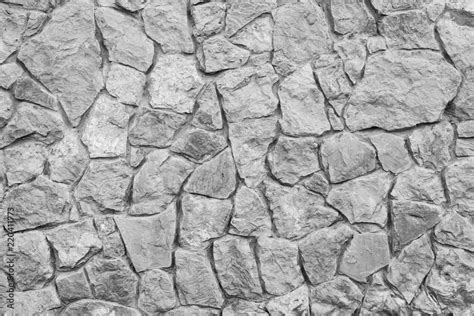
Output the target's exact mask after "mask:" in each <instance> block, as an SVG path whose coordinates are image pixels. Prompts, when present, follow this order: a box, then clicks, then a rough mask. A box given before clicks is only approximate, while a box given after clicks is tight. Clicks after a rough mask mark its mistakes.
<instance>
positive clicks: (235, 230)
mask: <svg viewBox="0 0 474 316" xmlns="http://www.w3.org/2000/svg"><path fill="white" fill-rule="evenodd" d="M271 230H272V222H271V219H270V215H269V213H268V210H267V205H266V203H265V199H264V198H263V196H262V195H261V194H260V193H259V192H258V191H257V190H256V189H250V188H248V187H247V186H245V185H242V186H241V187H240V188H239V189H237V193H236V194H235V198H234V213H233V216H232V220H231V222H230V228H229V232H230V233H232V234H235V235H241V236H259V235H264V236H266V235H270V234H271Z"/></svg>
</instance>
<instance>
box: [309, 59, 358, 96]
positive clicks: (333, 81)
mask: <svg viewBox="0 0 474 316" xmlns="http://www.w3.org/2000/svg"><path fill="white" fill-rule="evenodd" d="M313 66H314V68H315V69H314V73H315V74H316V76H317V77H318V82H319V85H320V87H321V90H322V91H323V93H324V95H325V96H326V98H328V99H330V100H334V99H339V98H348V96H349V95H350V93H351V90H352V88H351V86H350V83H349V81H348V80H347V78H346V74H345V73H344V68H343V63H342V60H341V58H340V57H339V56H338V55H337V54H323V55H321V56H319V58H318V59H316V60H315V61H314V62H313Z"/></svg>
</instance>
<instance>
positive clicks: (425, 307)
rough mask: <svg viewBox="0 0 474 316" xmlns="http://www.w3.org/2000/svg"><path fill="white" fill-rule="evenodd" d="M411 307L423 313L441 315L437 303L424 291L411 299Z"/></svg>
mask: <svg viewBox="0 0 474 316" xmlns="http://www.w3.org/2000/svg"><path fill="white" fill-rule="evenodd" d="M412 306H413V307H414V308H416V309H417V310H420V311H422V312H423V313H427V314H441V309H440V307H439V304H438V302H437V301H436V300H435V299H434V298H433V297H431V295H429V294H428V292H427V290H426V289H422V290H421V291H420V293H418V295H417V296H416V297H415V298H414V299H413V301H412Z"/></svg>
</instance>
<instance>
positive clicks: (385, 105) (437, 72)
mask: <svg viewBox="0 0 474 316" xmlns="http://www.w3.org/2000/svg"><path fill="white" fill-rule="evenodd" d="M460 82H461V77H460V75H459V72H458V71H457V70H456V69H455V68H454V67H453V66H451V65H450V64H449V63H447V62H446V61H445V60H444V58H443V57H442V55H441V54H440V53H438V52H433V51H429V50H409V51H404V50H387V51H385V52H382V53H380V54H375V55H371V56H369V57H368V60H367V66H366V67H365V72H364V78H363V79H362V80H361V82H360V83H359V84H358V85H357V86H356V87H355V89H354V91H353V94H352V96H351V98H350V99H349V103H348V106H347V108H346V113H345V119H346V124H347V126H348V127H349V129H351V130H353V131H354V130H361V129H365V128H369V127H380V128H382V129H385V130H389V131H390V130H395V129H400V128H405V127H411V126H415V125H417V124H420V123H429V122H436V121H438V120H440V118H441V114H442V113H443V112H444V109H445V107H446V104H447V103H448V102H449V101H451V100H452V99H453V98H454V96H455V95H456V93H457V89H458V86H459V84H460ZM414 84H416V86H417V89H412V88H413V85H414Z"/></svg>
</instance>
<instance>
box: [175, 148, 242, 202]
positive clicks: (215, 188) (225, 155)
mask: <svg viewBox="0 0 474 316" xmlns="http://www.w3.org/2000/svg"><path fill="white" fill-rule="evenodd" d="M235 186H236V177H235V164H234V159H233V157H232V153H231V151H230V149H226V150H224V151H223V152H221V153H220V154H219V155H217V156H215V157H214V158H212V159H211V160H209V161H208V162H206V163H204V164H202V165H200V166H199V167H197V168H196V170H194V172H193V173H192V174H191V176H190V177H189V179H188V182H187V183H186V185H185V186H184V190H186V191H187V192H190V193H196V194H201V195H206V196H209V197H213V198H217V199H226V198H228V197H229V196H230V195H231V194H232V192H234V190H235Z"/></svg>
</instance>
